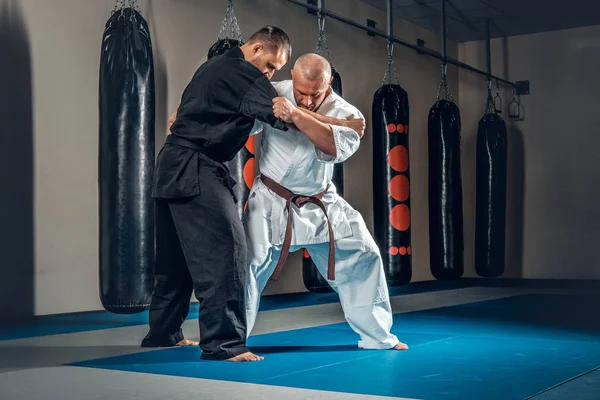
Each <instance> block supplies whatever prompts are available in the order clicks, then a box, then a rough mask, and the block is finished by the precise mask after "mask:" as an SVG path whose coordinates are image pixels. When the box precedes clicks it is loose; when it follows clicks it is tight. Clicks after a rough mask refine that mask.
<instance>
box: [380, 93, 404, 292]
mask: <svg viewBox="0 0 600 400" xmlns="http://www.w3.org/2000/svg"><path fill="white" fill-rule="evenodd" d="M372 118H373V220H374V221H373V222H374V236H375V241H376V242H377V245H378V246H379V249H380V251H381V256H382V258H383V268H384V270H385V276H386V280H387V283H388V285H390V286H400V285H405V284H407V283H409V282H410V280H411V279H412V262H411V259H412V257H411V255H412V250H411V243H410V241H411V229H410V183H409V182H410V173H409V172H410V168H409V156H408V154H409V148H408V126H409V107H408V94H407V93H406V91H405V90H404V89H403V88H402V87H401V86H400V85H397V84H384V85H382V86H381V87H380V88H379V89H378V90H377V91H376V92H375V95H374V98H373V109H372Z"/></svg>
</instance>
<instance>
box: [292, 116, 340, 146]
mask: <svg viewBox="0 0 600 400" xmlns="http://www.w3.org/2000/svg"><path fill="white" fill-rule="evenodd" d="M291 122H292V123H293V124H294V125H295V126H296V127H297V128H298V130H299V131H301V132H303V133H304V134H305V135H306V137H308V138H309V139H310V141H311V142H313V144H314V145H315V147H316V148H317V149H319V150H321V151H322V152H323V153H325V154H327V155H329V156H331V157H336V153H337V151H336V147H335V139H334V137H333V129H331V126H330V125H329V124H328V123H324V122H321V121H319V120H317V119H316V118H313V117H312V116H311V115H310V114H308V113H306V112H302V111H300V112H295V113H294V114H293V115H292V121H291Z"/></svg>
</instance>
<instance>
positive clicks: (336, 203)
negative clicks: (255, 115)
mask: <svg viewBox="0 0 600 400" xmlns="http://www.w3.org/2000/svg"><path fill="white" fill-rule="evenodd" d="M273 86H274V87H275V89H276V90H277V92H278V93H279V94H280V95H281V96H285V97H287V98H288V99H290V101H291V102H292V103H293V104H294V105H296V102H295V100H293V99H294V96H293V87H292V81H291V80H289V81H282V82H275V83H273ZM316 112H317V113H318V114H321V115H326V116H330V117H333V118H338V119H347V118H349V117H350V118H364V116H363V115H362V113H361V112H360V111H359V110H358V109H357V108H356V107H354V106H352V105H351V104H349V103H348V102H347V101H345V100H344V99H342V98H341V97H340V96H338V95H337V94H336V93H334V92H332V93H331V94H330V95H329V96H327V98H326V99H325V100H324V101H323V103H322V104H321V106H320V107H319V109H318V110H317V111H316ZM332 129H333V135H334V139H335V147H336V157H335V158H333V157H331V156H329V155H327V154H325V153H323V152H322V151H320V150H319V149H317V148H316V147H315V146H314V144H313V143H312V142H311V141H310V140H309V139H308V137H307V136H306V135H305V134H304V133H302V132H299V131H295V130H289V131H288V132H282V131H279V130H276V129H274V128H272V127H271V126H270V125H267V124H263V123H262V122H260V121H257V122H256V124H255V126H254V129H253V132H252V134H256V133H259V132H260V131H261V130H262V132H263V134H262V137H261V155H260V157H259V170H260V173H261V174H264V175H266V176H268V177H269V178H271V179H273V180H275V181H276V182H278V183H279V184H280V185H282V186H284V187H285V188H287V189H288V190H290V191H292V192H294V193H296V194H303V195H314V194H317V193H320V192H322V191H323V190H325V188H326V187H327V185H328V184H329V185H330V186H329V190H328V191H327V193H326V194H325V195H324V196H323V198H322V199H321V201H322V202H323V204H324V205H325V207H326V208H327V214H328V216H329V219H330V221H331V224H332V227H333V231H334V236H335V238H336V239H341V238H344V237H348V236H350V235H352V230H351V228H350V223H349V221H348V218H347V217H346V214H345V213H344V207H346V205H347V203H346V201H345V200H344V199H343V198H342V197H340V196H338V195H337V192H336V188H335V185H334V184H333V183H332V182H331V178H332V176H333V167H334V164H336V163H341V162H343V161H345V160H347V159H348V158H349V157H350V156H352V155H353V154H354V153H355V152H356V151H357V150H358V147H359V144H360V137H359V135H358V133H356V132H355V131H354V130H352V129H350V128H346V127H341V126H332ZM290 154H292V156H291V157H290V156H289V155H290ZM255 188H256V189H255ZM250 196H257V197H258V199H257V200H259V203H260V204H261V205H262V206H263V207H264V209H263V213H264V216H265V218H267V219H269V220H270V221H271V224H270V227H271V232H270V242H271V244H272V245H276V246H277V245H281V244H283V238H284V234H285V229H286V227H287V213H286V212H284V209H285V199H283V198H281V197H279V196H277V195H274V194H271V193H270V192H269V191H268V190H267V189H266V187H265V186H264V185H263V184H262V182H260V181H259V178H257V179H256V180H255V182H254V186H253V190H252V193H251V194H250ZM292 213H293V214H292V226H293V232H292V243H291V245H292V246H294V245H298V246H302V245H307V244H315V243H324V242H328V241H329V231H328V227H327V220H326V219H325V216H324V215H323V211H322V210H321V209H320V208H319V207H318V206H317V205H315V204H306V205H304V206H303V207H301V208H298V207H296V206H295V205H293V204H292Z"/></svg>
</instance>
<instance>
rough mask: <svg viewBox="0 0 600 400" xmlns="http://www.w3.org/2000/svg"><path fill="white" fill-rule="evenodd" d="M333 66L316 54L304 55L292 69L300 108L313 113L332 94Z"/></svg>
mask: <svg viewBox="0 0 600 400" xmlns="http://www.w3.org/2000/svg"><path fill="white" fill-rule="evenodd" d="M332 79H333V77H332V76H331V64H329V61H327V59H326V58H325V57H322V56H320V55H318V54H315V53H308V54H304V55H302V56H300V57H298V59H297V60H296V63H295V64H294V69H292V81H293V85H294V97H295V99H296V103H297V104H298V106H299V107H302V108H306V109H307V110H310V111H313V110H315V109H317V108H318V107H319V106H320V105H321V103H322V102H323V100H325V98H326V97H327V96H329V94H330V93H331V81H332Z"/></svg>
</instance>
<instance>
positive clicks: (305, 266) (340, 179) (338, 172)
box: [302, 67, 344, 293]
mask: <svg viewBox="0 0 600 400" xmlns="http://www.w3.org/2000/svg"><path fill="white" fill-rule="evenodd" d="M331 76H332V77H333V80H332V81H331V89H332V90H333V91H334V92H335V93H337V95H338V96H341V95H342V78H341V77H340V74H339V73H338V72H337V71H336V70H335V68H333V67H332V68H331ZM331 180H332V182H333V184H334V185H335V188H336V189H337V193H338V195H340V196H342V197H343V196H344V166H343V165H342V163H338V164H335V166H334V167H333V176H332V178H331ZM302 254H303V257H302V280H303V281H304V286H305V287H306V289H308V290H309V291H311V292H313V293H331V292H333V289H332V288H331V286H330V285H329V283H328V282H327V280H326V279H325V278H323V276H322V275H321V274H320V273H319V270H318V269H317V266H316V265H315V263H314V261H313V260H312V259H311V258H310V255H309V254H308V252H307V251H306V250H304V251H303V252H302Z"/></svg>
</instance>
